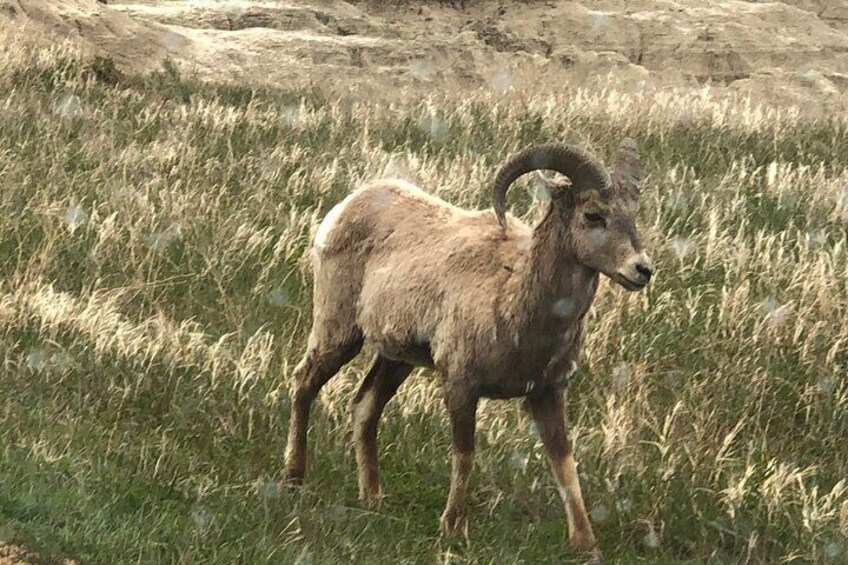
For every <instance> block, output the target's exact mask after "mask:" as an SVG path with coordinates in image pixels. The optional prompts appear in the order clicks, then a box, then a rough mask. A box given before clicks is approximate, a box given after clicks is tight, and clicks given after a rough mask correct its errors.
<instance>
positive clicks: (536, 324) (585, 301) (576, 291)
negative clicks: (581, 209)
mask: <svg viewBox="0 0 848 565" xmlns="http://www.w3.org/2000/svg"><path fill="white" fill-rule="evenodd" d="M568 214H569V211H568V210H564V209H561V208H560V207H558V206H557V205H556V204H552V205H551V208H550V209H549V210H548V211H547V213H546V215H545V218H544V219H543V220H542V221H541V222H540V223H539V225H538V226H537V227H536V229H535V230H534V233H533V242H532V246H531V250H530V255H529V257H528V260H527V261H526V263H525V265H524V269H525V272H523V273H521V275H522V276H521V277H520V280H521V283H520V290H519V292H518V293H517V294H518V301H517V303H516V305H515V306H516V308H517V312H516V314H517V315H516V316H515V320H516V322H517V323H518V325H519V327H523V328H525V329H526V330H527V331H533V330H534V329H535V330H538V332H540V333H542V334H550V333H558V332H560V331H562V330H563V329H564V328H567V327H569V326H572V325H573V324H574V323H575V322H576V321H577V320H579V319H581V318H582V317H583V316H584V315H585V314H586V311H587V310H588V309H589V306H590V305H591V303H592V300H593V298H594V296H595V291H596V290H597V287H598V274H597V273H596V272H594V271H592V270H590V269H588V268H586V267H584V266H583V265H582V264H580V263H579V262H578V261H577V259H576V256H575V254H574V252H573V250H572V249H573V248H572V243H571V241H570V239H569V237H568V230H567V229H566V224H567V221H568ZM534 333H535V332H534Z"/></svg>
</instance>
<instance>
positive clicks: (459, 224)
mask: <svg viewBox="0 0 848 565" xmlns="http://www.w3.org/2000/svg"><path fill="white" fill-rule="evenodd" d="M541 170H553V171H557V172H559V173H562V174H563V175H565V176H566V177H568V179H570V180H569V181H564V180H561V181H550V180H546V177H544V176H543V175H541V174H540V173H538V172H537V174H538V175H539V176H540V178H542V179H545V182H546V184H547V190H548V192H549V194H550V201H549V203H548V204H547V208H546V209H545V210H544V214H543V217H542V219H541V220H540V221H539V222H538V224H537V225H536V226H535V227H534V228H531V227H529V226H527V225H525V224H524V223H522V222H520V221H519V220H517V219H516V218H514V217H513V216H511V215H507V214H506V213H505V207H506V192H507V189H508V188H509V186H510V185H511V184H512V183H513V182H514V181H515V180H516V179H518V178H519V177H521V176H522V175H524V174H526V173H529V172H532V171H541ZM639 175H640V172H639V154H638V152H637V150H636V144H635V142H634V141H633V140H631V139H625V140H624V141H623V142H622V143H621V145H620V147H619V148H618V151H617V154H616V159H615V166H614V168H613V169H612V171H611V172H608V171H607V169H606V168H605V167H604V166H603V165H602V164H601V163H600V162H599V161H598V160H596V159H595V158H594V157H592V156H591V155H589V154H587V153H586V152H584V151H583V150H580V149H578V148H575V147H572V146H569V145H563V144H544V145H537V146H533V147H530V148H528V149H526V150H525V151H522V152H520V153H518V154H516V155H514V156H512V157H511V158H510V159H508V160H507V162H506V163H505V164H503V166H502V167H501V168H500V170H499V171H498V173H497V174H496V176H495V178H494V185H493V192H494V194H493V198H494V210H493V211H492V210H487V211H468V210H463V209H460V208H457V207H454V206H452V205H450V204H448V203H446V202H444V201H442V200H440V199H438V198H436V197H434V196H431V195H429V194H427V193H425V192H423V191H422V190H420V189H418V188H416V187H415V186H413V185H411V184H409V183H407V182H404V181H401V180H396V179H389V180H379V181H375V182H372V183H371V184H369V185H366V186H364V187H362V188H360V189H358V190H356V191H355V192H353V193H351V194H350V195H349V196H347V198H345V199H344V200H343V201H342V202H340V203H339V204H337V205H336V206H335V207H334V208H333V209H332V210H331V211H330V212H329V213H328V214H327V216H326V218H325V219H324V220H323V221H322V222H321V224H320V226H319V228H318V230H317V232H316V234H315V238H314V242H313V246H312V260H313V266H314V305H313V325H312V330H311V333H310V335H309V341H308V344H307V350H306V353H305V355H304V357H303V360H302V361H301V362H300V363H299V364H298V366H297V367H296V369H295V371H294V383H293V390H292V404H291V424H290V429H289V437H288V445H287V448H286V456H285V470H284V473H285V479H284V480H285V481H286V482H287V483H288V484H291V485H298V484H301V483H302V481H303V478H304V473H305V469H306V435H307V427H308V419H309V412H310V407H311V405H312V403H313V401H314V400H315V398H316V396H317V395H318V392H319V390H320V389H321V387H322V386H323V385H324V384H325V383H326V382H327V381H328V380H329V379H330V378H332V377H333V375H335V374H336V373H337V372H338V370H339V369H340V368H341V367H342V366H343V365H344V364H345V363H347V362H348V361H350V360H351V359H353V358H354V357H355V356H356V355H357V354H358V353H359V352H360V350H361V348H362V346H363V344H365V343H368V344H369V345H371V346H373V349H374V350H375V351H376V359H375V360H374V363H373V365H372V367H371V369H370V370H369V372H368V373H367V375H366V377H365V379H364V380H363V382H362V384H361V386H360V388H359V390H358V391H357V392H356V395H355V397H354V398H353V400H352V411H353V416H354V418H353V419H354V430H353V438H354V442H355V452H356V461H357V465H358V470H359V492H360V497H361V498H363V499H365V500H369V499H378V498H379V496H380V484H379V477H378V463H377V425H378V421H379V418H380V415H381V414H382V412H383V409H384V407H385V406H386V403H387V402H389V400H390V399H391V398H392V397H393V396H394V395H395V393H396V392H397V390H398V388H399V387H400V386H401V384H402V383H403V382H404V380H405V379H406V378H407V377H408V376H409V375H410V373H411V372H412V370H413V368H415V367H419V366H420V367H428V368H430V369H434V370H435V371H436V372H437V373H438V375H439V379H440V382H441V386H442V390H443V393H444V401H445V405H446V407H447V412H448V415H449V418H450V422H451V426H452V473H451V483H450V492H449V495H448V500H447V505H446V507H445V510H444V513H443V514H442V517H441V528H442V530H443V531H444V532H445V533H453V532H456V531H459V530H464V529H465V527H466V520H465V495H466V489H467V485H468V478H469V474H470V471H471V467H472V464H473V457H474V433H475V419H476V416H475V415H476V409H477V404H478V401H479V400H480V398H514V397H525V402H526V406H527V407H528V409H529V412H530V413H531V414H532V417H533V418H534V420H535V422H536V426H537V428H538V431H539V435H540V437H541V440H542V443H543V445H544V447H545V449H546V451H547V453H548V455H549V457H550V461H551V466H552V468H553V472H554V476H555V478H556V481H557V483H558V486H559V491H560V493H561V495H562V498H563V500H564V503H565V509H566V514H567V517H568V528H569V537H570V540H571V542H572V543H573V544H574V545H575V546H576V547H577V548H579V549H581V550H586V551H592V552H593V554H594V555H596V556H597V557H600V551H599V550H598V548H597V547H596V543H595V537H594V534H593V532H592V527H591V525H590V523H589V518H588V516H587V514H586V510H585V505H584V503H583V498H582V495H581V492H580V484H579V482H578V476H577V471H576V467H577V463H576V462H575V460H574V457H573V455H572V450H571V445H570V442H569V440H568V438H567V430H566V423H565V411H564V402H565V400H564V390H565V387H566V385H567V383H568V378H569V376H570V375H571V373H572V372H573V371H574V370H575V368H576V360H577V357H578V354H579V351H580V348H581V345H582V336H583V326H584V318H585V316H586V313H587V311H588V310H589V307H590V305H591V303H592V300H593V298H594V296H595V292H596V290H597V288H598V281H599V276H600V274H604V275H606V276H607V277H609V278H610V279H612V280H613V281H615V282H616V283H618V284H619V285H621V286H622V287H624V288H625V289H627V290H630V291H637V290H640V289H642V288H644V287H645V286H646V285H647V284H648V281H649V280H650V278H651V271H652V268H651V262H650V259H649V258H648V256H647V255H646V253H645V251H644V250H643V249H642V244H641V242H640V239H639V234H638V232H637V229H636V225H635V215H636V213H637V211H638V193H639Z"/></svg>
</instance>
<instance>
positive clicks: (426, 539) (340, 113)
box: [0, 42, 848, 563]
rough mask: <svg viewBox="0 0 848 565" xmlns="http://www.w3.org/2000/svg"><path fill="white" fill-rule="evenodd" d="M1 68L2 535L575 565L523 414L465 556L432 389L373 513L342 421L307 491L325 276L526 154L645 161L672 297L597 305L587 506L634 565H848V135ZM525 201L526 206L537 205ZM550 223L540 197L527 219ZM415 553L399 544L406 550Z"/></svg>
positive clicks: (481, 198)
mask: <svg viewBox="0 0 848 565" xmlns="http://www.w3.org/2000/svg"><path fill="white" fill-rule="evenodd" d="M0 43H2V44H3V45H6V47H4V48H3V49H2V50H0V132H2V134H0V364H2V377H0V398H2V399H3V400H2V404H0V407H2V409H0V438H2V442H0V474H2V476H3V477H4V480H3V481H2V482H0V540H3V539H6V540H9V541H17V542H25V543H27V544H29V545H30V546H32V547H34V548H35V549H37V550H38V551H40V552H42V553H47V554H53V555H70V556H73V557H78V558H80V559H81V560H82V561H83V562H103V563H116V562H123V561H126V562H130V561H132V562H139V561H140V562H145V563H148V562H175V561H179V562H195V561H214V562H228V563H229V562H234V561H237V560H239V561H243V562H251V563H253V562H293V561H295V560H297V562H299V563H309V562H313V561H314V562H322V563H323V562H335V561H351V560H354V561H356V562H376V561H378V560H379V561H385V562H405V563H411V562H419V561H420V562H433V561H439V562H450V563H459V562H474V563H477V562H486V563H488V562H498V563H518V562H527V563H540V562H549V561H555V560H559V561H562V560H566V561H569V560H575V561H576V560H578V559H579V556H577V555H576V554H574V553H573V552H572V551H571V550H570V548H569V547H568V545H567V542H566V541H565V533H564V527H565V520H564V515H563V514H564V513H563V511H562V508H561V505H560V504H559V503H558V501H557V494H556V491H555V489H554V487H553V482H552V480H551V479H550V477H549V475H548V470H547V467H546V463H545V461H544V458H543V454H542V450H541V448H540V445H539V441H538V438H537V437H536V435H535V432H534V431H533V429H532V426H530V424H529V421H528V420H527V418H526V416H524V415H523V414H521V413H520V411H519V410H518V408H517V404H515V403H509V402H490V403H487V404H485V405H484V407H483V408H482V410H481V425H480V431H479V437H480V441H481V448H480V450H479V453H480V456H479V460H478V465H477V468H476V470H475V474H474V479H473V485H474V488H473V492H472V495H471V502H472V505H473V508H472V509H471V514H472V517H473V518H472V521H473V529H472V533H471V538H470V541H468V542H452V543H447V542H444V541H439V540H438V535H437V517H438V514H439V512H440V511H441V507H442V505H443V502H444V497H445V496H446V486H447V481H448V470H447V464H448V461H447V453H448V448H447V437H446V436H447V434H446V431H447V427H446V425H445V421H444V414H443V410H442V407H441V404H440V398H439V394H438V390H437V388H436V387H435V385H434V382H433V380H432V379H431V378H429V375H427V374H426V373H422V375H421V377H420V378H417V379H412V380H411V381H410V383H409V384H407V385H405V388H404V389H402V391H401V393H400V395H399V398H398V400H397V401H396V402H394V403H393V405H392V406H391V407H390V410H389V411H388V413H387V417H386V420H385V423H384V425H383V427H382V430H381V451H382V453H383V456H382V459H383V467H384V471H385V473H384V477H385V484H384V487H385V490H386V491H387V494H388V495H389V498H388V499H387V504H386V505H385V507H384V508H383V509H382V510H381V511H379V512H372V511H368V510H366V509H364V508H361V507H359V505H358V504H357V503H356V501H355V498H356V485H355V477H354V475H353V460H352V456H351V454H350V445H349V443H348V442H347V441H346V438H345V434H344V431H345V422H346V414H345V408H346V403H347V398H348V397H349V394H350V392H351V390H352V388H353V387H354V386H355V385H356V383H357V382H358V381H359V379H360V378H361V376H362V373H361V371H362V363H359V364H355V365H354V366H351V367H348V368H346V369H345V370H344V372H343V375H342V376H340V377H339V378H338V379H336V380H335V381H333V382H331V384H330V385H328V387H327V388H326V390H325V392H324V393H323V394H322V397H321V402H320V406H319V408H318V409H317V410H316V414H315V418H314V426H313V428H312V431H311V437H310V439H311V442H312V446H313V447H314V450H313V457H312V465H311V468H310V477H309V487H308V488H307V490H306V492H304V493H302V494H300V495H292V494H290V493H287V492H282V491H280V490H279V489H278V488H277V486H276V484H275V483H274V482H273V480H272V479H273V478H275V477H276V475H277V473H278V471H279V467H280V465H281V457H282V451H283V447H284V445H283V443H284V439H285V432H286V426H287V420H288V419H287V414H288V398H287V390H288V384H289V383H288V379H289V376H290V373H291V369H292V367H293V365H294V363H296V361H297V359H298V356H299V354H300V352H301V351H302V348H303V344H304V338H305V332H306V331H307V330H308V326H309V316H310V287H309V281H310V274H309V271H308V267H307V263H306V262H305V261H303V252H304V249H305V248H306V246H307V243H308V240H309V237H310V233H311V231H312V230H313V229H314V226H315V225H316V224H317V222H318V220H319V219H320V217H321V216H322V214H323V213H324V212H325V211H326V210H327V209H328V208H329V207H330V206H331V205H332V204H333V203H335V202H337V201H338V200H340V199H341V198H342V197H343V195H344V194H345V193H346V192H347V191H348V190H350V188H351V187H353V186H356V185H357V184H358V183H360V182H362V181H363V180H365V179H368V178H371V177H373V176H376V175H378V174H393V175H397V176H402V177H405V178H407V179H409V180H412V181H414V182H417V183H420V184H421V185H422V186H424V187H426V188H427V189H428V190H431V191H432V192H434V193H436V194H438V195H440V196H442V197H443V198H445V199H448V200H450V201H452V202H455V203H458V204H462V205H465V206H471V207H478V208H481V207H485V206H488V205H489V195H488V194H487V192H486V187H487V186H488V183H489V181H490V180H491V175H492V168H493V166H495V165H496V164H497V163H498V162H499V161H500V160H501V159H503V158H504V156H505V155H506V154H508V153H509V152H511V151H514V150H516V149H519V148H523V147H524V146H526V145H527V144H530V143H534V142H538V141H543V140H553V139H566V140H572V141H579V142H581V143H584V144H586V145H587V146H589V147H591V148H594V149H595V150H597V151H598V152H600V153H606V149H607V148H610V147H612V146H613V145H614V144H615V143H616V142H617V141H618V140H619V139H620V138H621V137H623V136H625V135H629V136H633V137H635V138H636V139H637V140H639V142H640V144H641V146H642V150H643V154H644V161H645V164H646V168H647V178H646V179H645V182H644V188H643V210H642V225H643V227H644V231H645V233H646V239H647V244H648V246H649V247H650V248H651V249H652V251H653V256H654V259H655V262H656V264H657V271H658V274H657V279H656V282H655V283H654V284H652V287H651V288H650V289H649V290H648V291H646V292H645V293H642V294H640V295H631V294H627V293H624V292H623V291H620V290H618V289H616V288H614V287H612V286H611V285H609V284H603V285H602V289H601V292H600V295H599V298H598V300H597V302H596V304H595V311H596V315H595V317H594V318H593V319H592V321H591V331H590V333H589V336H588V341H587V347H586V356H585V360H584V362H583V364H582V366H581V370H580V372H579V373H578V376H577V378H576V379H575V383H574V385H573V389H572V391H571V394H570V402H569V411H570V418H571V422H572V426H573V427H572V434H573V436H574V437H575V439H576V442H577V450H578V459H579V460H580V461H581V473H582V475H583V478H582V480H583V483H584V493H585V496H586V499H587V503H588V504H589V506H590V509H591V513H592V516H593V518H594V520H595V522H596V531H597V533H598V536H599V538H600V541H601V544H602V546H603V547H604V548H605V549H606V550H607V553H609V554H611V556H612V557H613V562H616V560H618V561H620V562H623V563H633V562H636V561H637V560H646V561H649V562H669V563H672V562H683V561H696V562H715V563H727V562H751V563H777V562H832V563H839V562H844V560H846V559H848V541H846V537H848V477H846V456H845V454H846V451H845V439H846V437H848V416H846V408H848V383H847V382H846V378H845V373H846V369H848V355H847V354H846V346H848V329H846V328H848V326H847V325H845V324H844V323H842V320H845V319H848V249H847V248H846V246H847V245H848V240H846V226H848V188H846V186H848V183H846V180H848V172H846V170H845V168H844V161H843V159H844V155H845V154H846V151H848V133H846V131H847V130H848V122H846V121H845V120H844V119H843V118H840V117H833V118H831V119H828V120H820V121H816V122H810V121H805V120H804V119H803V118H802V117H801V116H800V115H799V114H798V113H796V112H792V111H779V110H774V109H768V108H763V107H752V106H750V105H747V104H745V103H744V101H737V102H726V101H725V102H719V101H716V100H714V99H712V98H711V96H710V94H709V92H708V91H704V92H700V93H688V94H687V93H683V92H673V93H668V94H666V95H659V96H652V97H650V98H647V97H644V96H640V95H638V94H627V93H621V92H615V91H609V92H597V91H592V92H588V91H574V92H569V93H565V94H563V95H562V96H560V97H556V98H550V97H544V98H541V97H532V96H531V97H512V98H509V97H502V96H494V95H485V94H479V95H473V96H468V97H465V98H464V99H462V100H452V99H446V100H435V99H433V100H429V101H419V102H410V103H408V104H404V105H398V106H395V107H390V108H382V109H380V108H377V107H374V106H372V105H369V104H367V103H361V104H352V103H342V102H339V101H333V100H326V99H324V98H322V97H321V96H320V95H319V94H315V93H305V92H284V91H261V92H259V91H251V90H249V89H245V88H237V87H226V86H214V85H212V86H209V85H205V86H204V85H198V84H195V83H193V82H191V81H186V80H183V79H181V78H180V77H178V76H177V75H176V74H175V73H173V72H172V71H168V70H166V71H164V72H163V73H162V74H161V75H159V76H158V77H152V78H150V79H147V80H144V81H141V80H135V79H132V80H129V81H126V82H125V83H124V84H123V86H122V87H120V88H118V87H110V86H107V85H104V84H101V83H99V82H98V81H97V79H96V78H95V76H96V73H94V72H92V70H91V69H92V67H91V66H89V65H86V64H83V63H80V62H78V60H77V55H76V54H75V53H74V52H73V51H72V50H70V49H69V48H68V47H66V46H57V47H56V48H54V49H52V50H46V51H45V50H31V49H24V48H23V47H22V46H20V45H19V44H16V43H14V42H0ZM516 192H517V191H516ZM513 199H514V202H513V205H514V207H513V209H514V210H517V211H519V212H520V213H522V214H524V215H525V216H526V217H527V218H532V217H533V214H534V213H535V210H534V207H533V205H532V200H531V199H530V198H528V197H527V196H526V195H518V194H516V195H514V196H513ZM388 533H391V535H390V536H387V534H388Z"/></svg>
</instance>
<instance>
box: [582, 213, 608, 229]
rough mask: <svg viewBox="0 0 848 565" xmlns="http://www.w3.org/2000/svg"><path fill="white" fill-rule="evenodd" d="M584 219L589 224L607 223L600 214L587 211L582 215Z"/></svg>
mask: <svg viewBox="0 0 848 565" xmlns="http://www.w3.org/2000/svg"><path fill="white" fill-rule="evenodd" d="M584 217H585V218H586V221H587V222H589V223H590V224H594V225H596V226H605V225H607V221H606V219H605V218H604V217H603V216H601V215H600V214H594V213H589V214H586V215H585V216H584Z"/></svg>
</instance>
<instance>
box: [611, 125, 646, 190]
mask: <svg viewBox="0 0 848 565" xmlns="http://www.w3.org/2000/svg"><path fill="white" fill-rule="evenodd" d="M612 180H613V183H615V184H616V185H618V187H619V188H622V189H625V190H627V191H628V192H632V193H634V194H639V182H640V181H641V180H642V163H641V158H640V157H639V149H638V148H637V147H636V141H635V140H634V139H632V138H630V137H626V138H624V139H623V140H621V143H620V144H619V146H618V150H617V151H616V153H615V168H614V169H613V174H612Z"/></svg>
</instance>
